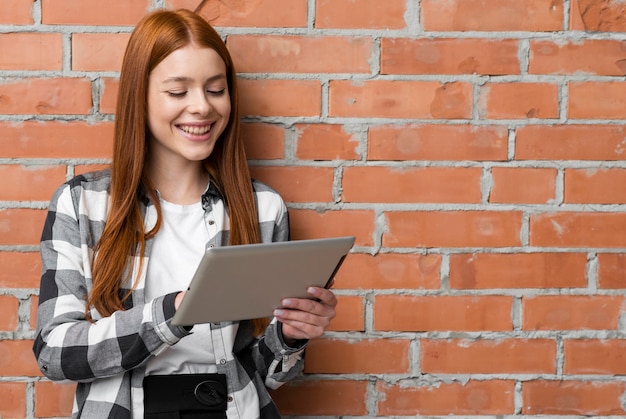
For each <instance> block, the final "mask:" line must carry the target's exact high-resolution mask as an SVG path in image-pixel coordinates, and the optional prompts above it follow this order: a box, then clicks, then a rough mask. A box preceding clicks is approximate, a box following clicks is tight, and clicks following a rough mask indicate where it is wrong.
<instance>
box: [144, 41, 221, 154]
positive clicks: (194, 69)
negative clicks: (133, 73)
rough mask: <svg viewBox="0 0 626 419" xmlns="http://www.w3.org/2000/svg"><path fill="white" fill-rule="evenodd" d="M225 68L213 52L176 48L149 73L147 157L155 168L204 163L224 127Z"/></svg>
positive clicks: (190, 46) (188, 47)
mask: <svg viewBox="0 0 626 419" xmlns="http://www.w3.org/2000/svg"><path fill="white" fill-rule="evenodd" d="M229 116H230V96H229V93H228V84H227V79H226V65H225V64H224V61H223V60H222V59H221V58H220V56H219V55H218V54H217V52H215V51H214V50H213V49H210V48H200V47H197V46H195V45H193V44H191V45H188V46H186V47H183V48H180V49H178V50H176V51H174V52H172V53H171V54H170V55H168V56H167V57H166V58H165V59H164V60H163V61H161V62H160V63H159V64H158V65H157V66H156V67H155V68H154V69H153V70H152V72H151V73H150V76H149V81H148V128H149V130H150V133H151V134H152V135H151V138H150V139H149V141H150V158H151V159H152V161H153V162H157V163H158V164H181V163H182V164H188V163H189V162H200V161H202V160H204V159H206V158H207V157H208V156H209V155H210V154H211V152H212V151H213V147H214V146H215V143H216V142H217V140H218V139H219V137H220V135H221V134H222V132H224V129H225V128H226V125H227V124H228V119H229Z"/></svg>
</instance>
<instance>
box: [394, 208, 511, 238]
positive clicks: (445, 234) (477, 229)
mask: <svg viewBox="0 0 626 419" xmlns="http://www.w3.org/2000/svg"><path fill="white" fill-rule="evenodd" d="M385 217H386V218H387V232H386V233H385V234H384V235H383V246H385V247H508V246H519V245H520V244H521V243H520V237H519V233H520V230H521V227H522V214H521V213H519V212H500V211H498V212H494V211H432V212H431V211H418V212H415V211H412V212H404V211H398V212H386V213H385Z"/></svg>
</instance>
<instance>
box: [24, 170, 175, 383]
mask: <svg viewBox="0 0 626 419" xmlns="http://www.w3.org/2000/svg"><path fill="white" fill-rule="evenodd" d="M81 191H82V186H81V184H80V182H79V181H76V182H70V183H68V184H66V185H63V186H62V187H61V188H59V190H58V191H57V192H56V193H55V195H54V196H53V199H52V201H51V203H50V207H49V210H48V215H47V218H46V221H45V225H44V229H43V233H42V239H41V247H40V252H41V257H42V265H43V266H42V267H43V269H42V277H41V287H40V293H39V309H38V315H37V332H36V338H35V342H34V346H33V351H34V353H35V356H36V358H37V362H38V364H39V367H40V369H41V371H42V372H43V374H44V375H46V376H47V377H48V378H50V379H52V380H74V381H89V380H92V379H94V378H98V377H107V376H113V375H116V374H119V373H122V372H124V371H126V370H129V369H132V368H134V367H136V366H138V365H140V364H141V363H143V362H144V361H146V360H147V359H148V358H149V357H150V355H151V354H155V353H158V352H159V351H160V350H162V349H163V348H165V347H166V346H167V345H171V344H174V343H176V342H177V341H178V340H179V339H180V338H181V337H183V336H185V335H186V334H187V332H186V331H185V330H184V329H182V328H180V327H176V326H172V325H171V324H170V321H171V318H172V316H173V314H174V297H175V295H174V294H172V295H166V296H163V297H159V298H157V299H155V300H153V301H150V302H148V303H147V304H141V303H139V304H136V305H135V306H133V307H129V308H128V310H125V311H118V312H115V313H113V315H111V316H109V317H105V318H101V319H98V320H96V321H95V322H90V321H88V320H87V319H86V316H85V301H86V298H87V294H88V292H89V290H90V288H91V282H90V280H89V279H87V277H88V276H89V275H90V263H91V261H90V259H91V254H92V252H91V249H90V247H91V244H90V243H88V242H89V240H96V239H97V238H94V237H93V235H94V232H95V231H98V229H101V228H102V226H103V225H104V222H103V218H104V217H100V218H101V219H100V220H98V219H96V218H98V217H96V216H95V215H94V214H93V213H94V211H93V210H92V213H91V214H89V213H88V212H89V211H88V210H84V208H88V207H89V205H88V204H86V203H85V202H81V201H80V200H81V199H83V198H84V196H83V194H82V193H81ZM91 193H93V191H91ZM101 193H102V192H101ZM101 199H102V198H101ZM102 207H104V204H102ZM93 208H94V207H92V209H93ZM81 212H82V213H81ZM90 215H91V217H92V218H90Z"/></svg>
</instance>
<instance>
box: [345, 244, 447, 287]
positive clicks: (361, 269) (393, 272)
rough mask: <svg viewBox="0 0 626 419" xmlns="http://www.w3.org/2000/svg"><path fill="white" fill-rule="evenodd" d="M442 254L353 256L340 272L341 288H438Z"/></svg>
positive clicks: (353, 254) (363, 254)
mask: <svg viewBox="0 0 626 419" xmlns="http://www.w3.org/2000/svg"><path fill="white" fill-rule="evenodd" d="M440 270H441V255H437V254H426V255H421V254H396V253H377V254H376V255H369V254H365V253H350V254H349V255H348V257H347V258H346V259H345V261H344V262H343V265H341V269H340V270H339V272H338V273H337V277H336V281H335V285H334V288H339V289H362V290H369V289H414V290H415V289H437V288H439V286H440V280H439V272H440Z"/></svg>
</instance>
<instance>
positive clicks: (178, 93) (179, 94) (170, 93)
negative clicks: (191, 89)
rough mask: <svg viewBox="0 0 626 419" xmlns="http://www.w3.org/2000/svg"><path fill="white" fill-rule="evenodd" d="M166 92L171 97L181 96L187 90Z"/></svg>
mask: <svg viewBox="0 0 626 419" xmlns="http://www.w3.org/2000/svg"><path fill="white" fill-rule="evenodd" d="M167 94H168V95H170V96H172V97H183V96H185V95H186V94H187V92H167Z"/></svg>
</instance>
